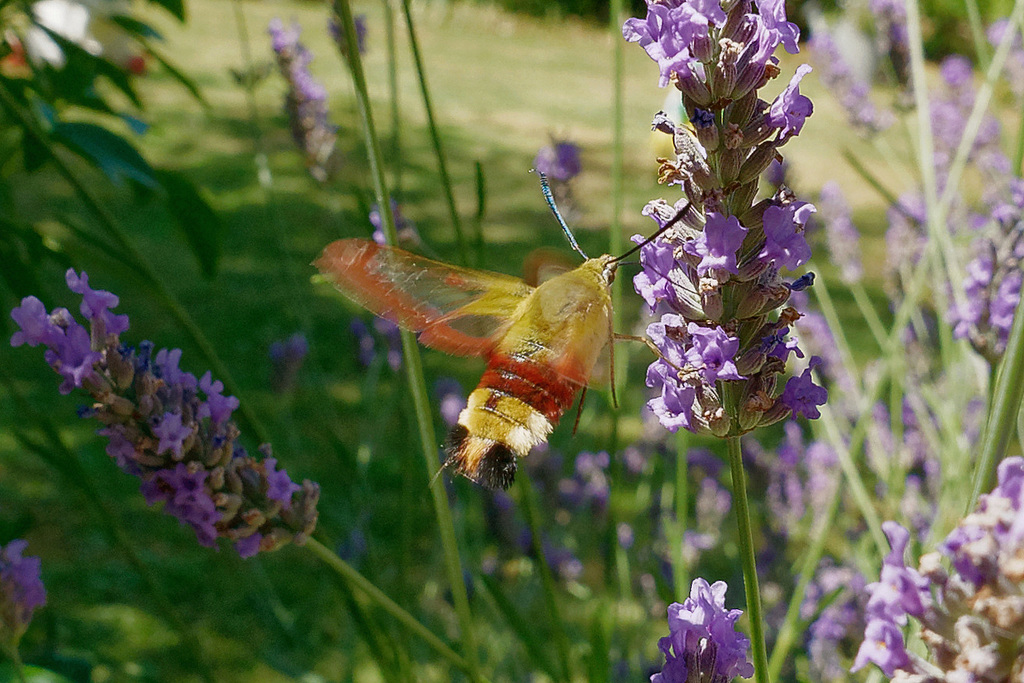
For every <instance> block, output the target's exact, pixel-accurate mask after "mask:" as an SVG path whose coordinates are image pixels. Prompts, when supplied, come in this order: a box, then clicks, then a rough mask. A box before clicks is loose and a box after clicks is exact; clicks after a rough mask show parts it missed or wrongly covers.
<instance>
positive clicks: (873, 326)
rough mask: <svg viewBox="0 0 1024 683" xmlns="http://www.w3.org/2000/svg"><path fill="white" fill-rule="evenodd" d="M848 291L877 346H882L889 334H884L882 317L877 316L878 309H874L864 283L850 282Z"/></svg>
mask: <svg viewBox="0 0 1024 683" xmlns="http://www.w3.org/2000/svg"><path fill="white" fill-rule="evenodd" d="M850 293H851V294H853V301H854V303H856V304H857V310H859V311H860V315H861V317H862V318H864V322H866V323H867V324H868V329H869V330H871V336H873V337H874V338H875V341H876V342H878V347H879V348H882V347H883V346H885V342H886V339H887V338H888V336H889V335H888V334H886V332H885V325H883V324H882V319H881V318H879V317H878V311H877V310H875V306H874V304H872V303H871V298H870V297H869V296H868V293H867V290H866V289H864V283H863V282H860V281H857V282H854V283H853V284H851V285H850Z"/></svg>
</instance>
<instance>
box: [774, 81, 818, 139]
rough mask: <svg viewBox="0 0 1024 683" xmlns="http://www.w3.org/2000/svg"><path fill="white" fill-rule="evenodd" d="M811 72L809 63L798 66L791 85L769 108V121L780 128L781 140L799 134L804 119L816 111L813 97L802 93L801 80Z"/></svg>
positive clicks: (790, 82)
mask: <svg viewBox="0 0 1024 683" xmlns="http://www.w3.org/2000/svg"><path fill="white" fill-rule="evenodd" d="M810 72H811V66H810V65H809V64H801V65H800V66H798V67H797V69H796V73H795V74H793V78H792V79H790V81H789V85H787V86H786V89H785V90H783V91H782V93H781V94H780V95H779V96H778V97H776V98H775V101H774V102H772V106H771V108H770V109H769V110H768V122H769V123H771V125H772V126H774V127H775V128H778V129H779V131H780V132H779V138H780V140H786V139H788V138H790V137H793V136H796V135H799V134H800V129H801V128H803V127H804V121H805V120H806V119H807V117H808V116H810V115H811V114H812V113H813V112H814V105H813V104H812V103H811V99H810V98H809V97H807V96H806V95H801V94H800V81H801V80H803V77H804V76H806V75H807V74H809V73H810Z"/></svg>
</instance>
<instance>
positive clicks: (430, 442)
mask: <svg viewBox="0 0 1024 683" xmlns="http://www.w3.org/2000/svg"><path fill="white" fill-rule="evenodd" d="M406 8H407V11H408V6H406ZM334 11H335V12H336V13H337V15H338V17H339V18H340V20H341V24H342V26H343V27H344V29H345V36H346V41H347V44H348V45H356V30H355V22H354V20H353V18H352V9H351V7H350V6H349V3H348V0H335V2H334ZM410 29H411V25H410ZM348 62H349V65H350V67H351V69H352V78H353V81H354V82H355V88H356V99H357V101H358V105H359V112H360V114H361V115H362V119H363V132H364V135H365V138H366V149H367V154H368V156H369V163H370V172H371V177H372V178H373V185H374V192H375V193H376V195H377V204H378V206H380V207H381V216H382V218H383V219H384V220H383V223H384V235H385V237H386V239H387V242H388V244H394V243H395V242H396V241H397V237H398V235H397V232H396V230H395V217H394V214H393V213H392V211H391V202H390V201H388V197H390V195H389V194H388V188H387V181H386V180H385V178H384V168H383V165H382V156H381V151H380V139H379V138H378V136H377V129H376V126H375V124H374V121H373V111H372V109H371V108H370V95H369V91H368V89H367V87H366V75H365V74H364V73H363V62H362V58H361V57H360V55H359V51H358V50H349V54H348ZM402 352H403V354H404V361H405V369H406V376H407V378H408V380H409V389H410V393H411V394H412V400H413V405H414V408H415V412H416V424H417V427H418V430H419V437H420V445H421V447H422V453H423V461H424V463H425V465H426V469H427V476H428V477H431V484H430V493H431V497H432V499H433V503H434V515H435V517H436V518H437V526H438V531H439V533H440V534H441V546H442V548H443V551H444V558H445V567H446V569H447V572H448V581H449V584H450V587H451V591H452V601H453V602H454V603H455V613H456V615H457V616H458V619H459V632H460V637H461V639H462V646H463V650H464V655H465V657H466V662H467V664H468V669H467V672H468V673H469V676H470V678H472V679H473V680H477V681H479V680H482V677H481V675H480V663H479V659H478V657H479V655H478V653H477V645H476V631H475V627H474V625H473V615H472V613H471V612H470V608H469V596H468V595H467V593H466V582H465V580H464V579H463V576H462V561H461V560H460V558H459V548H458V543H457V542H456V540H455V525H454V524H453V522H452V513H451V510H450V509H449V507H448V496H447V494H446V493H445V489H444V482H443V481H441V479H440V478H439V477H434V474H435V473H436V471H437V469H438V460H437V438H436V437H435V434H434V421H433V419H432V417H431V411H430V400H429V398H428V397H427V384H426V381H425V380H424V378H423V361H422V359H421V357H420V349H419V347H418V346H417V345H416V338H415V337H414V336H413V334H412V333H411V332H409V331H408V330H402Z"/></svg>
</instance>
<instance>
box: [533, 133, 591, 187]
mask: <svg viewBox="0 0 1024 683" xmlns="http://www.w3.org/2000/svg"><path fill="white" fill-rule="evenodd" d="M533 166H534V168H536V169H537V170H538V171H539V172H541V173H543V174H544V175H546V176H548V177H549V178H551V179H552V180H557V181H559V182H563V183H564V182H568V181H570V180H572V179H573V178H575V177H576V176H578V175H579V174H580V148H579V146H578V145H576V143H574V142H569V141H568V140H552V141H551V144H550V145H547V146H546V147H541V149H540V151H539V152H537V156H536V158H534V160H533Z"/></svg>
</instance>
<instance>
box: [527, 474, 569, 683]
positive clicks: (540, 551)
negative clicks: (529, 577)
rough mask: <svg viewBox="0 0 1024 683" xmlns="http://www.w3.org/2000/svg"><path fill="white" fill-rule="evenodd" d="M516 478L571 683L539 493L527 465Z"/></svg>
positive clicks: (560, 655)
mask: <svg viewBox="0 0 1024 683" xmlns="http://www.w3.org/2000/svg"><path fill="white" fill-rule="evenodd" d="M517 479H518V481H519V490H520V491H521V492H522V495H521V496H520V501H521V504H522V506H523V516H525V517H526V525H527V526H528V527H529V528H530V541H531V545H532V546H533V554H534V555H535V556H536V561H537V568H538V571H539V572H540V581H541V587H542V589H543V591H544V602H545V603H547V607H548V612H549V614H550V615H551V628H552V629H553V630H554V638H555V648H556V649H557V650H558V659H559V663H560V664H561V669H562V680H563V681H566V683H568V682H569V681H571V680H572V671H571V669H570V664H569V639H568V638H567V637H566V634H565V625H564V622H563V621H562V614H561V611H560V610H559V609H558V599H557V596H556V595H555V580H554V578H553V577H552V576H551V567H550V565H548V558H547V556H546V555H545V554H544V542H543V540H542V538H541V530H540V521H539V515H538V514H537V498H536V493H535V492H534V490H533V483H532V482H531V481H530V477H529V474H528V472H527V471H526V468H525V467H524V468H522V469H521V470H520V471H519V476H518V477H517Z"/></svg>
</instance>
